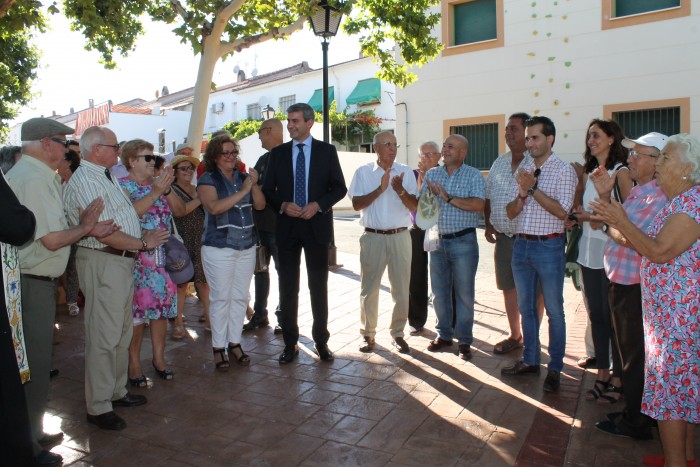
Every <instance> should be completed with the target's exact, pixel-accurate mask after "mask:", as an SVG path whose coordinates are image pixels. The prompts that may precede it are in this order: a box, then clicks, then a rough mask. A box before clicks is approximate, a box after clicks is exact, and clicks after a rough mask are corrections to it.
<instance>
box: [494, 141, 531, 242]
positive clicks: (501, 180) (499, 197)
mask: <svg viewBox="0 0 700 467" xmlns="http://www.w3.org/2000/svg"><path fill="white" fill-rule="evenodd" d="M528 161H530V163H531V162H532V158H531V157H530V154H529V153H528V152H527V151H526V152H525V157H524V158H523V160H522V161H520V164H519V165H518V168H520V167H523V166H524V165H525V164H527V163H528ZM512 162H513V154H512V153H511V152H510V151H508V152H507V153H505V154H503V155H501V156H500V157H498V158H497V159H496V160H495V161H494V163H493V165H492V166H491V170H490V171H489V178H488V179H487V180H486V199H488V200H489V201H490V202H491V216H490V218H489V222H491V225H493V228H494V229H496V231H497V232H500V233H502V234H506V235H508V236H509V237H512V236H513V234H514V233H515V228H516V227H517V225H518V221H517V219H512V220H511V219H508V215H507V214H506V206H507V205H508V203H510V202H511V201H513V197H512V196H511V193H512V191H513V185H515V186H516V187H517V182H516V181H515V173H517V169H516V171H515V172H513V171H512V170H511V163H512Z"/></svg>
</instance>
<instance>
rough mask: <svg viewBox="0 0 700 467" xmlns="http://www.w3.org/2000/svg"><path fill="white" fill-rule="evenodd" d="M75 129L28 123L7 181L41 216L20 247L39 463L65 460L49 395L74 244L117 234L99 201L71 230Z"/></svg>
mask: <svg viewBox="0 0 700 467" xmlns="http://www.w3.org/2000/svg"><path fill="white" fill-rule="evenodd" d="M73 131H74V130H73V129H72V128H69V127H67V126H65V125H63V124H61V123H59V122H57V121H55V120H51V119H48V118H32V119H30V120H27V121H26V122H25V123H24V124H23V125H22V129H21V135H20V136H21V138H22V153H23V156H22V157H21V158H20V160H19V161H18V162H17V164H16V165H15V166H14V167H13V169H12V170H11V171H10V172H9V173H8V174H7V181H8V183H9V185H10V187H11V188H12V190H13V191H14V192H15V194H16V195H17V199H18V200H19V202H20V203H21V204H23V205H24V206H26V207H27V208H29V209H30V210H31V211H32V212H33V213H34V216H35V217H36V231H35V233H34V237H33V238H32V239H31V241H30V242H28V243H26V244H25V245H23V246H21V247H19V248H18V251H19V265H20V269H21V275H20V285H21V290H22V305H23V309H24V313H23V316H22V322H23V325H24V337H25V341H26V351H27V361H28V363H29V365H30V368H31V382H30V383H27V384H25V385H24V393H25V397H26V399H27V409H28V411H29V422H30V425H31V429H32V436H33V441H34V455H35V456H36V463H38V464H48V465H51V464H52V463H58V462H60V460H61V456H60V455H58V454H53V453H51V452H48V451H43V447H48V446H51V445H53V444H56V443H57V442H60V440H61V439H62V438H63V433H61V432H58V433H56V434H51V435H48V434H46V433H44V428H43V419H44V412H45V410H46V402H47V399H48V395H49V372H50V371H51V349H52V345H53V326H54V320H55V315H56V286H57V282H58V278H59V277H60V276H61V275H62V274H63V272H64V271H65V270H66V264H67V263H68V256H69V254H70V245H71V244H72V243H75V242H77V241H78V240H79V239H81V238H82V237H84V236H87V235H104V234H105V233H111V230H110V229H111V227H109V226H105V225H103V224H98V223H97V221H98V218H99V216H100V214H101V213H102V207H103V203H102V200H101V199H99V197H93V198H92V199H90V200H89V203H86V209H85V210H84V211H83V212H82V213H81V214H80V216H79V217H78V218H77V219H76V222H75V224H74V225H73V227H69V226H68V223H67V222H66V218H65V215H64V210H63V202H62V200H61V178H60V177H59V175H58V174H57V173H56V170H57V169H58V168H59V166H60V165H61V163H63V161H64V159H65V156H66V153H67V151H68V149H67V148H68V142H67V141H66V135H67V134H72V133H73Z"/></svg>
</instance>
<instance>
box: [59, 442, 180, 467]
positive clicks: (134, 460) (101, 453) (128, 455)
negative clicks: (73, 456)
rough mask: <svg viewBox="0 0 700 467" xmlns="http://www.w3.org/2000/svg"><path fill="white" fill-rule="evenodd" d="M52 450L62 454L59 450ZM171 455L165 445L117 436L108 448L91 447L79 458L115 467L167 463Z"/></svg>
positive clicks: (65, 462)
mask: <svg viewBox="0 0 700 467" xmlns="http://www.w3.org/2000/svg"><path fill="white" fill-rule="evenodd" d="M54 452H57V453H59V454H61V455H63V453H62V452H60V451H59V450H55V451H54ZM171 456H172V451H171V450H170V449H168V448H167V447H161V446H157V445H154V444H153V443H151V442H144V441H136V440H133V439H127V438H123V437H119V436H118V437H116V438H114V439H111V440H110V443H109V448H108V449H101V450H95V449H92V448H91V452H90V453H89V454H87V455H86V456H85V457H83V458H82V459H81V460H82V461H83V462H88V463H90V464H93V465H100V466H103V465H104V466H115V467H116V466H123V465H125V464H135V465H138V464H142V465H168V462H167V460H168V458H169V457H171ZM69 462H70V461H69V460H68V459H64V464H66V465H68V463H69Z"/></svg>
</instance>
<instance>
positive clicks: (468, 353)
mask: <svg viewBox="0 0 700 467" xmlns="http://www.w3.org/2000/svg"><path fill="white" fill-rule="evenodd" d="M459 358H461V359H462V360H464V361H467V362H468V361H469V360H471V359H472V350H471V348H470V347H469V344H459Z"/></svg>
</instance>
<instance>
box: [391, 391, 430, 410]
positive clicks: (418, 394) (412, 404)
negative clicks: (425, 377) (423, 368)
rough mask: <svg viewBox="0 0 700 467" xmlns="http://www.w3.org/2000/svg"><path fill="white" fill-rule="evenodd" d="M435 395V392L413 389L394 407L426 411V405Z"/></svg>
mask: <svg viewBox="0 0 700 467" xmlns="http://www.w3.org/2000/svg"><path fill="white" fill-rule="evenodd" d="M436 397H437V394H436V393H432V392H423V391H418V390H415V389H413V390H412V391H411V392H410V393H409V394H408V396H407V397H405V398H404V399H403V400H402V401H401V402H399V403H398V404H397V405H396V408H397V409H399V410H407V411H410V412H428V411H429V409H428V406H429V405H430V404H431V403H432V401H433V400H434V399H435V398H436Z"/></svg>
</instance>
